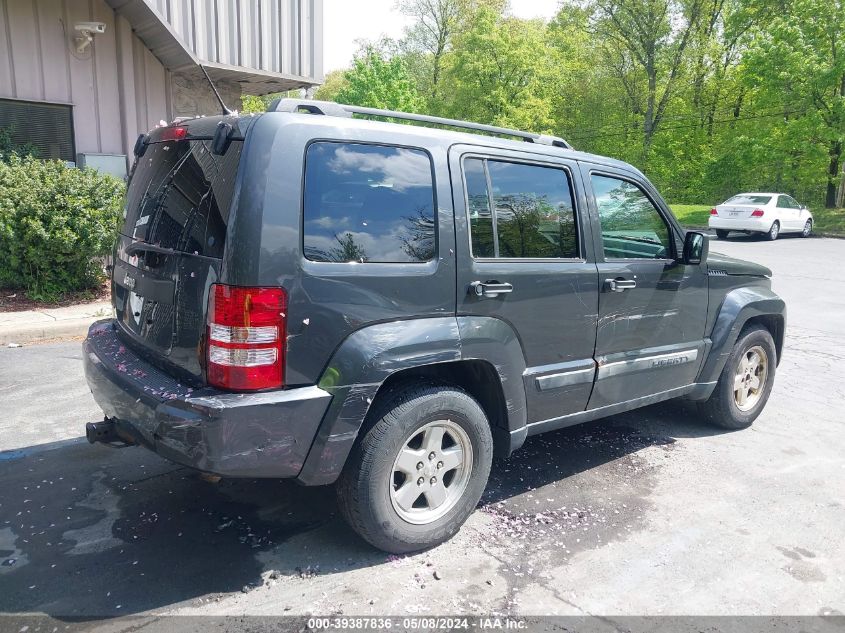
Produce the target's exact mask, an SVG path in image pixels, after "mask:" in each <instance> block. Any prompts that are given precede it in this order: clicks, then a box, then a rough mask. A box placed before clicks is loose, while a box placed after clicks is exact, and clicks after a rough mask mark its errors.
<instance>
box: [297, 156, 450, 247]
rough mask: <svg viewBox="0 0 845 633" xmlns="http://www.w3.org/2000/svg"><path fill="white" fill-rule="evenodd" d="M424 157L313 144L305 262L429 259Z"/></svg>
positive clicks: (427, 163)
mask: <svg viewBox="0 0 845 633" xmlns="http://www.w3.org/2000/svg"><path fill="white" fill-rule="evenodd" d="M434 208H435V207H434V182H433V178H432V167H431V158H430V157H429V155H428V154H427V153H426V152H424V151H422V150H419V149H408V148H405V147H391V146H387V145H366V144H363V143H333V142H318V143H312V144H311V145H310V146H309V148H308V153H307V156H306V159H305V210H304V216H305V222H304V224H305V231H304V238H303V239H304V243H305V244H304V247H305V248H304V250H305V256H306V257H307V258H308V259H310V260H313V261H318V262H359V263H367V262H383V263H387V262H425V261H428V260H430V259H432V258H433V257H434V249H435V216H434Z"/></svg>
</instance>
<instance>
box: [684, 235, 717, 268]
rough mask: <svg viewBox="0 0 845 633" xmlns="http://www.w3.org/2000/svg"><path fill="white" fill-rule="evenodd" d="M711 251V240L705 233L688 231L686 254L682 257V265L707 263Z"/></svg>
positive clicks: (685, 242)
mask: <svg viewBox="0 0 845 633" xmlns="http://www.w3.org/2000/svg"><path fill="white" fill-rule="evenodd" d="M709 251H710V240H709V239H708V237H707V236H706V235H705V234H704V233H699V232H698V231H688V232H687V234H686V236H685V237H684V252H683V255H681V263H682V264H692V265H695V264H700V263H702V262H704V261H707V253H708V252H709Z"/></svg>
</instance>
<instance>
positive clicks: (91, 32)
mask: <svg viewBox="0 0 845 633" xmlns="http://www.w3.org/2000/svg"><path fill="white" fill-rule="evenodd" d="M73 28H74V29H75V30H77V31H79V35H77V36H76V37H75V38H74V42H76V52H77V53H84V52H85V49H86V48H88V47H89V46H90V45H91V42H93V41H94V36H95V35H100V34H102V33H105V32H106V25H105V23H103V22H77V23H76V24H74V25H73Z"/></svg>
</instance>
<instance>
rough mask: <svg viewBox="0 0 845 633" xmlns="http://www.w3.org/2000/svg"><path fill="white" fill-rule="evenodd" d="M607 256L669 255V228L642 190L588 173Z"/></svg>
mask: <svg viewBox="0 0 845 633" xmlns="http://www.w3.org/2000/svg"><path fill="white" fill-rule="evenodd" d="M590 179H591V181H592V183H593V192H594V194H595V196H596V205H597V207H598V212H599V220H600V221H601V235H602V242H603V244H604V256H605V257H606V258H608V259H664V258H667V257H669V256H670V253H671V243H670V239H669V227H668V226H667V224H666V222H665V220H664V219H663V216H662V215H660V212H659V211H658V210H657V209H656V208H655V206H654V205H653V204H652V203H651V200H649V198H648V196H647V195H646V194H645V193H644V192H643V190H642V189H640V188H639V187H637V186H636V185H635V184H633V183H630V182H628V181H627V180H621V179H619V178H612V177H610V176H599V175H597V174H593V175H592V176H591V178H590Z"/></svg>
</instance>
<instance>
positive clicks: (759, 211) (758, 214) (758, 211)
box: [751, 209, 763, 218]
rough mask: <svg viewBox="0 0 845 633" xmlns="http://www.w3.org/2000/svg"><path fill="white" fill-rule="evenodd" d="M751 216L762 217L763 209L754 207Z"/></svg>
mask: <svg viewBox="0 0 845 633" xmlns="http://www.w3.org/2000/svg"><path fill="white" fill-rule="evenodd" d="M751 217H752V218H762V217H763V209H754V210H753V211H752V212H751Z"/></svg>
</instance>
